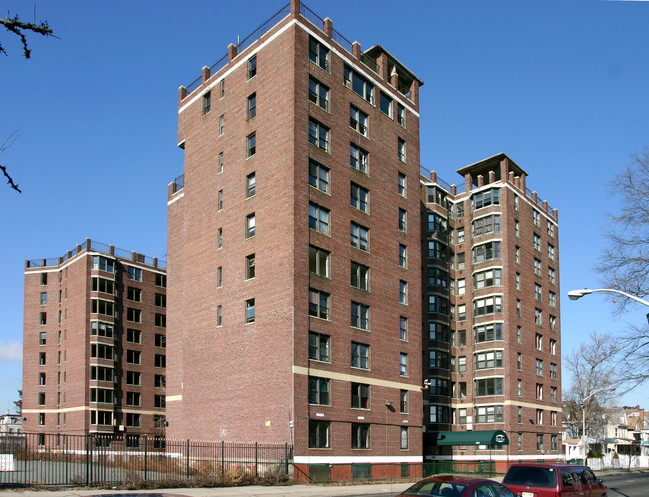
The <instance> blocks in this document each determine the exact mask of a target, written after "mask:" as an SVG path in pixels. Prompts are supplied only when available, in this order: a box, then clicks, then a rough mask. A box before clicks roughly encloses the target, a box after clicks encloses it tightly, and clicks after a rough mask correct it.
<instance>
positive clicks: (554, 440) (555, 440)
mask: <svg viewBox="0 0 649 497" xmlns="http://www.w3.org/2000/svg"><path fill="white" fill-rule="evenodd" d="M552 414H554V413H552ZM550 449H551V450H559V437H558V436H557V435H551V436H550ZM593 483H594V482H593Z"/></svg>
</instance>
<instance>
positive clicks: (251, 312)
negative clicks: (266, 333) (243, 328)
mask: <svg viewBox="0 0 649 497" xmlns="http://www.w3.org/2000/svg"><path fill="white" fill-rule="evenodd" d="M254 322H255V299H248V300H246V324H249V323H254Z"/></svg>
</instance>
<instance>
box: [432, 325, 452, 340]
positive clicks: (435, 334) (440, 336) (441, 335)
mask: <svg viewBox="0 0 649 497" xmlns="http://www.w3.org/2000/svg"><path fill="white" fill-rule="evenodd" d="M448 337H449V327H448V326H447V325H445V324H442V323H435V322H431V323H428V338H429V339H430V340H432V341H434V342H444V343H448Z"/></svg>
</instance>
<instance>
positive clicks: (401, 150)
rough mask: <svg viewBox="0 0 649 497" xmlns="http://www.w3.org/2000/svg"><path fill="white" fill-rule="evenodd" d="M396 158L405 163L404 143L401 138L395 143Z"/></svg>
mask: <svg viewBox="0 0 649 497" xmlns="http://www.w3.org/2000/svg"><path fill="white" fill-rule="evenodd" d="M397 158H398V159H399V160H400V161H401V162H406V141H405V140H402V139H401V138H399V140H398V141H397Z"/></svg>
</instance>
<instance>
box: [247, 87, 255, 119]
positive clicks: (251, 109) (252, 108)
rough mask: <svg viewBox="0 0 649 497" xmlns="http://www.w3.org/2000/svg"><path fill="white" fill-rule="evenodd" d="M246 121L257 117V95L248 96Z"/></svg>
mask: <svg viewBox="0 0 649 497" xmlns="http://www.w3.org/2000/svg"><path fill="white" fill-rule="evenodd" d="M247 115H248V119H251V118H253V117H255V116H256V115H257V94H256V93H253V94H252V95H249V96H248V113H247Z"/></svg>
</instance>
